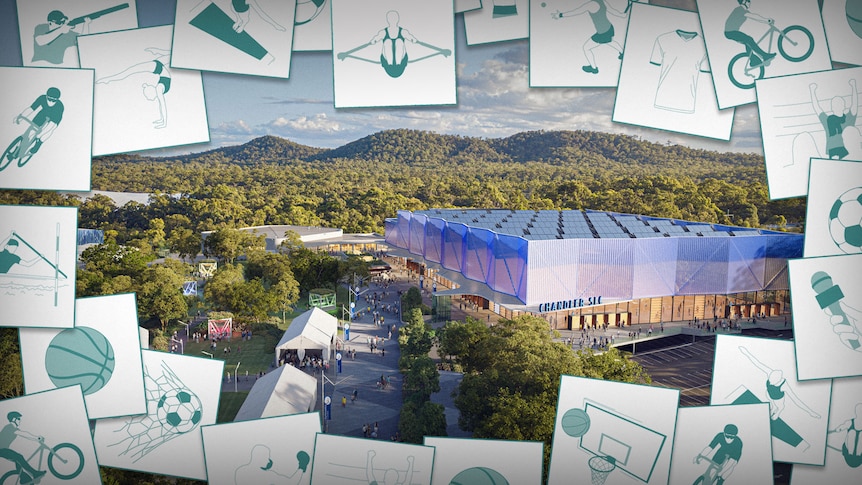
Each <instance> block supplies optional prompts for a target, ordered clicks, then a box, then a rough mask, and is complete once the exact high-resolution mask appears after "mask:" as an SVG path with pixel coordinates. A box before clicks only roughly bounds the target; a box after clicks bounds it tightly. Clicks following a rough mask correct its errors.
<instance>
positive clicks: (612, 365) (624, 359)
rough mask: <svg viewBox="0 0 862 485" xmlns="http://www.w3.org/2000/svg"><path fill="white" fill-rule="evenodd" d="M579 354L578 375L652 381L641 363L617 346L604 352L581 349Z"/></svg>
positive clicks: (646, 382)
mask: <svg viewBox="0 0 862 485" xmlns="http://www.w3.org/2000/svg"><path fill="white" fill-rule="evenodd" d="M577 356H578V360H579V361H580V368H579V369H578V372H577V375H580V376H584V377H592V378H594V379H603V380H606V381H619V382H630V383H635V384H650V383H652V378H651V377H650V376H649V374H647V372H646V370H645V369H644V368H643V367H642V366H641V365H640V364H638V363H637V362H635V361H633V360H632V359H631V356H629V355H628V354H623V353H622V352H620V351H619V350H618V349H617V348H615V347H611V348H610V349H608V350H606V351H604V352H595V351H593V350H592V349H586V350H579V351H578V354H577Z"/></svg>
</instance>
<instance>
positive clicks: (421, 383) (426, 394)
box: [401, 355, 440, 401]
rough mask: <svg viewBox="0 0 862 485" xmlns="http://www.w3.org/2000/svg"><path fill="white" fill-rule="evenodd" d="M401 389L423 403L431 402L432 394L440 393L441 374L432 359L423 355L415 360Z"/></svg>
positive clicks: (405, 376) (406, 374) (406, 373)
mask: <svg viewBox="0 0 862 485" xmlns="http://www.w3.org/2000/svg"><path fill="white" fill-rule="evenodd" d="M401 389H402V391H404V392H406V393H409V394H411V395H413V397H414V398H415V399H419V400H421V401H429V400H431V394H434V393H435V392H440V373H439V372H438V371H437V364H435V363H434V361H433V360H432V359H431V357H428V356H427V355H422V356H419V357H416V358H415V359H413V361H412V362H411V363H410V368H409V369H407V372H405V373H404V383H403V384H402V386H401Z"/></svg>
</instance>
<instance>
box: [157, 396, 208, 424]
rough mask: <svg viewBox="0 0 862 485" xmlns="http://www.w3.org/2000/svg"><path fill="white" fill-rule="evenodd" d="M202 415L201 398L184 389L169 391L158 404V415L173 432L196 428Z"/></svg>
mask: <svg viewBox="0 0 862 485" xmlns="http://www.w3.org/2000/svg"><path fill="white" fill-rule="evenodd" d="M202 415H203V410H202V408H201V401H200V399H198V397H197V396H196V395H195V394H194V393H192V392H191V391H188V390H183V389H171V390H169V391H167V392H166V393H165V394H163V395H162V397H161V398H159V402H158V404H157V406H156V417H157V418H158V420H159V421H160V422H161V424H162V426H163V427H164V428H165V429H166V430H167V431H169V432H173V433H180V434H181V433H188V432H189V431H191V430H193V429H195V428H196V427H197V426H198V425H199V424H200V422H201V417H202Z"/></svg>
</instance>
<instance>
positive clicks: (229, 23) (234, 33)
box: [189, 0, 287, 64]
mask: <svg viewBox="0 0 862 485" xmlns="http://www.w3.org/2000/svg"><path fill="white" fill-rule="evenodd" d="M205 4H206V6H205V7H203V8H202V9H201V5H205ZM199 9H200V11H199V12H197V13H194V16H193V18H192V19H191V20H190V21H189V25H192V26H194V27H197V28H198V29H200V30H201V31H203V32H205V33H207V34H209V35H211V36H213V37H215V38H216V39H218V40H220V41H222V42H224V43H225V44H227V45H230V46H232V47H235V48H236V49H238V50H240V51H241V52H243V53H245V54H248V55H249V56H251V57H254V58H255V59H257V60H259V61H263V62H266V63H267V64H272V62H273V61H274V60H275V57H274V56H273V55H272V54H270V53H269V51H267V50H266V48H264V47H263V46H262V45H261V44H260V43H259V42H258V41H257V40H255V38H254V37H252V36H251V35H250V34H249V33H248V32H247V31H246V30H245V28H246V25H248V24H249V22H251V12H252V11H254V12H255V13H256V14H257V16H258V17H260V18H261V19H263V21H264V22H266V23H267V24H269V25H270V26H271V27H272V28H273V29H275V30H277V31H279V32H284V31H286V30H287V29H285V28H284V27H283V26H282V25H281V24H279V23H278V22H276V21H275V20H274V19H273V18H272V17H270V16H269V14H267V13H266V11H264V10H263V8H261V6H260V5H259V4H258V3H257V0H233V1H231V13H232V14H233V15H232V16H231V15H228V14H227V13H226V12H225V11H224V10H222V9H221V8H220V7H219V6H218V5H216V4H215V3H213V2H212V1H211V0H203V1H201V2H199V3H198V4H197V5H195V6H194V8H192V10H191V11H192V12H195V11H197V10H199Z"/></svg>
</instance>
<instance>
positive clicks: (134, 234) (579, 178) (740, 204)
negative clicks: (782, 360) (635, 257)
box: [0, 129, 805, 242]
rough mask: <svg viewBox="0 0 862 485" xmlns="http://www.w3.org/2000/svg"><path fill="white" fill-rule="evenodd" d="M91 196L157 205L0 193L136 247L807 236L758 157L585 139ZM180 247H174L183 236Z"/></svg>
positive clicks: (477, 145)
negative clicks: (419, 229)
mask: <svg viewBox="0 0 862 485" xmlns="http://www.w3.org/2000/svg"><path fill="white" fill-rule="evenodd" d="M92 171H93V174H92V187H93V189H94V190H108V191H121V192H145V193H152V194H153V195H152V196H151V197H150V203H149V204H147V205H142V204H138V203H135V202H130V203H127V204H126V205H124V206H122V207H116V206H114V204H113V202H112V201H111V200H110V199H108V198H106V197H98V196H97V197H93V198H91V199H88V200H87V201H85V202H82V201H80V200H79V198H78V197H77V196H74V195H66V196H63V195H60V194H56V193H48V192H28V191H4V192H0V203H5V204H56V205H67V204H74V205H79V206H80V209H81V210H80V224H79V225H80V227H85V228H95V229H112V230H115V231H117V240H118V241H120V242H125V241H127V240H130V239H134V238H140V237H142V236H143V232H144V231H146V230H152V229H153V228H152V227H151V224H152V221H153V220H154V219H159V220H161V222H160V223H157V226H158V227H159V228H162V226H163V229H162V230H164V231H165V237H170V236H171V234H172V232H173V231H174V230H176V229H180V230H182V231H184V232H185V231H191V232H194V233H199V232H200V231H205V230H215V229H219V228H227V227H243V226H253V225H264V224H296V225H321V226H330V227H338V228H342V229H343V230H344V231H345V232H348V233H354V232H355V233H366V232H378V233H382V232H383V227H384V220H385V219H386V218H391V217H395V215H396V213H397V211H398V210H401V209H405V210H421V209H428V208H454V207H481V208H504V209H518V210H524V209H596V210H607V211H617V212H624V213H635V214H644V215H651V216H657V217H672V218H680V219H687V220H693V221H702V222H713V223H723V224H732V225H740V226H749V227H764V226H770V227H773V228H779V229H785V228H787V227H794V228H796V230H800V225H801V223H802V222H803V221H804V217H805V201H804V198H798V199H787V200H778V201H770V200H769V194H768V190H767V187H766V173H765V166H764V162H763V158H762V157H761V156H758V155H754V154H742V153H720V152H714V151H707V150H699V149H692V148H687V147H683V146H678V145H661V144H656V143H651V142H646V141H643V140H640V139H638V138H636V137H631V136H626V135H615V134H607V133H599V132H588V131H535V132H525V133H518V134H515V135H513V136H510V137H506V138H496V139H485V138H475V137H463V136H454V135H440V134H436V133H432V132H426V131H415V130H406V129H400V130H389V131H383V132H379V133H376V134H373V135H369V136H367V137H364V138H362V139H359V140H356V141H354V142H351V143H348V144H346V145H344V146H341V147H338V148H335V149H322V148H314V147H308V146H304V145H300V144H297V143H294V142H291V141H289V140H285V139H282V138H278V137H274V136H265V137H261V138H258V139H255V140H252V141H250V142H248V143H246V144H244V145H239V146H231V147H224V148H219V149H215V150H211V151H207V152H202V153H194V154H188V155H182V156H175V157H162V158H154V157H146V156H142V155H130V154H124V155H114V156H107V157H99V158H95V159H94V160H93V166H92ZM174 239H177V237H176V236H175V237H174Z"/></svg>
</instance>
